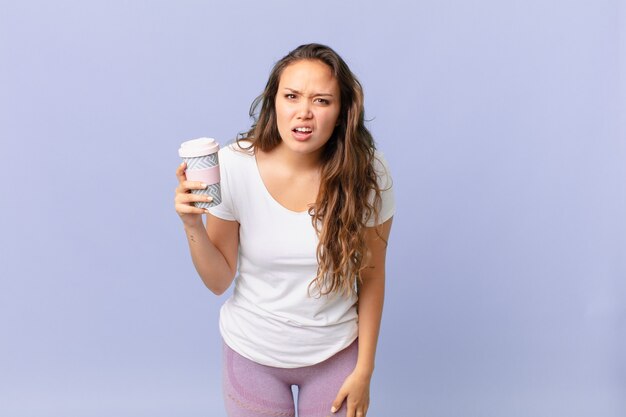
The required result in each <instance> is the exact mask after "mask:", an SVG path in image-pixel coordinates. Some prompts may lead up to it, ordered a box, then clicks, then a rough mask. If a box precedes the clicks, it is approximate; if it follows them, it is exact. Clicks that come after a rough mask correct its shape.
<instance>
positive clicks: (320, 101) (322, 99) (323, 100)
mask: <svg viewBox="0 0 626 417" xmlns="http://www.w3.org/2000/svg"><path fill="white" fill-rule="evenodd" d="M315 101H317V102H318V103H321V104H328V103H330V102H329V101H328V100H326V99H325V98H318V99H316V100H315Z"/></svg>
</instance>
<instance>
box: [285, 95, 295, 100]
mask: <svg viewBox="0 0 626 417" xmlns="http://www.w3.org/2000/svg"><path fill="white" fill-rule="evenodd" d="M285 98H287V99H289V100H293V99H294V98H296V95H295V94H285Z"/></svg>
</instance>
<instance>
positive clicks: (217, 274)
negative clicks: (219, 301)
mask: <svg viewBox="0 0 626 417" xmlns="http://www.w3.org/2000/svg"><path fill="white" fill-rule="evenodd" d="M259 107H260V110H259ZM257 110H259V111H258V114H257ZM251 115H254V116H255V119H256V123H255V124H254V125H253V126H252V128H251V129H250V130H249V131H248V132H247V133H246V134H244V135H242V137H241V138H240V139H239V140H238V141H237V142H236V143H234V144H232V145H230V146H228V147H225V148H223V149H222V150H220V153H219V158H220V171H221V187H222V203H221V204H220V205H217V206H215V207H212V208H210V209H208V210H206V211H205V210H204V209H200V208H196V207H194V206H193V204H192V203H193V202H195V201H211V200H210V197H204V196H201V195H197V194H191V193H190V191H191V190H192V189H201V188H203V187H204V186H205V185H203V184H201V183H198V182H193V181H187V180H186V177H185V164H184V163H183V164H181V166H179V167H178V169H177V171H176V174H177V176H178V180H179V185H178V187H177V189H176V195H175V207H176V211H177V213H178V214H179V216H180V218H181V220H182V221H183V224H184V228H185V232H186V234H187V238H188V241H189V248H190V251H191V256H192V260H193V263H194V265H195V267H196V269H197V271H198V274H199V275H200V277H201V278H202V280H203V281H204V283H205V284H206V286H207V287H208V288H209V289H210V290H211V291H212V292H214V293H215V294H218V295H219V294H222V293H223V292H224V291H226V289H227V288H228V287H229V286H230V285H231V283H232V282H233V280H235V276H236V277H237V279H236V280H235V288H234V291H233V295H232V297H230V298H229V299H228V300H227V301H226V302H225V303H224V305H223V306H222V308H221V311H220V332H221V334H222V337H223V340H224V344H223V376H222V377H223V393H224V401H225V405H226V410H227V412H228V415H229V416H231V417H244V416H246V417H262V416H263V417H266V416H279V417H280V416H285V417H289V416H294V415H295V410H294V402H293V397H292V391H291V386H292V385H297V386H298V415H299V417H324V416H329V415H337V416H348V417H364V416H365V415H366V413H367V408H368V405H369V388H370V379H371V377H372V373H373V371H374V357H375V352H376V344H377V340H378V333H379V328H380V321H381V314H382V307H383V296H384V286H385V253H386V248H387V240H388V237H389V232H390V229H391V221H392V216H393V213H394V211H395V205H394V199H393V192H392V189H391V178H390V176H389V173H388V170H387V167H386V164H385V161H384V160H383V159H382V156H381V155H380V154H379V153H378V152H377V151H376V150H375V146H374V141H373V139H372V136H371V134H370V133H369V132H368V130H367V129H366V128H365V126H364V117H363V116H364V110H363V91H362V88H361V85H360V84H359V82H358V80H357V79H356V77H355V76H354V75H353V74H352V72H351V71H350V69H349V68H348V66H347V65H346V63H345V62H344V61H343V59H341V57H340V56H339V55H338V54H337V53H336V52H334V51H333V50H332V49H330V48H329V47H327V46H324V45H319V44H308V45H302V46H300V47H298V48H296V49H295V50H293V51H291V52H290V53H289V54H288V55H287V56H285V57H284V58H283V59H281V60H280V61H279V62H277V63H276V65H275V66H274V68H273V70H272V72H271V74H270V77H269V80H268V82H267V85H266V87H265V91H264V92H263V94H262V95H261V96H259V97H258V98H257V100H255V102H254V103H253V105H252V108H251ZM205 212H206V213H207V219H206V227H205V225H204V224H203V222H202V214H203V213H205Z"/></svg>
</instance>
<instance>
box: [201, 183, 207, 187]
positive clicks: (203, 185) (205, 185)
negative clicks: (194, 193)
mask: <svg viewBox="0 0 626 417" xmlns="http://www.w3.org/2000/svg"><path fill="white" fill-rule="evenodd" d="M200 186H201V187H202V188H206V187H208V186H209V185H208V184H205V183H202V184H200Z"/></svg>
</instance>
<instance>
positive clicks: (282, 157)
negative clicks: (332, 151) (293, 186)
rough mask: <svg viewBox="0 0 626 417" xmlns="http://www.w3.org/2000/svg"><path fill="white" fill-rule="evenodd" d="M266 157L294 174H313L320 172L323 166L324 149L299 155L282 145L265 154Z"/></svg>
mask: <svg viewBox="0 0 626 417" xmlns="http://www.w3.org/2000/svg"><path fill="white" fill-rule="evenodd" d="M264 156H265V157H267V158H268V159H273V160H274V162H279V163H280V164H281V165H283V166H284V167H285V168H286V169H288V170H290V171H292V172H311V171H318V170H319V168H320V166H321V156H322V149H319V150H318V151H316V152H313V153H298V152H293V151H291V150H290V149H289V148H288V147H287V146H285V145H284V144H282V143H281V144H280V145H278V146H277V147H276V148H274V149H272V150H271V151H269V152H264Z"/></svg>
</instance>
